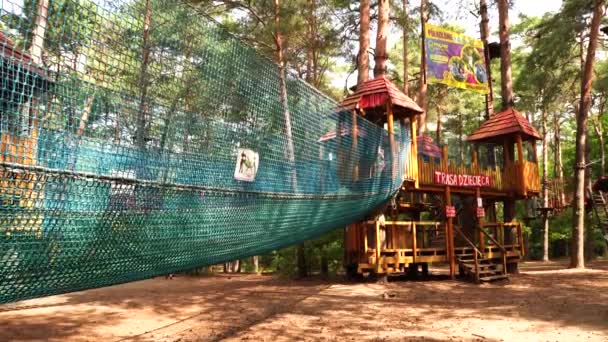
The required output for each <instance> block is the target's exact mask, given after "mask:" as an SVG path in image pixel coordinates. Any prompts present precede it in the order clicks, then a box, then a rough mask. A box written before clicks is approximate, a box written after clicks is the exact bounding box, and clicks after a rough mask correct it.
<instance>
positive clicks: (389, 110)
mask: <svg viewBox="0 0 608 342" xmlns="http://www.w3.org/2000/svg"><path fill="white" fill-rule="evenodd" d="M386 114H387V126H388V143H389V145H390V146H389V148H390V150H391V181H393V182H394V181H395V176H396V175H397V166H396V163H395V162H396V159H397V158H396V153H395V124H394V120H393V105H392V104H391V103H390V102H388V103H387V105H386Z"/></svg>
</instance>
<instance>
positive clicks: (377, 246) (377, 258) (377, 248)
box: [376, 220, 381, 273]
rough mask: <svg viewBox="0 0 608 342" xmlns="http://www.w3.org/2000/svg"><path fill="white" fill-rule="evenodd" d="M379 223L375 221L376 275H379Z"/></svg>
mask: <svg viewBox="0 0 608 342" xmlns="http://www.w3.org/2000/svg"><path fill="white" fill-rule="evenodd" d="M380 245H381V242H380V221H377V220H376V273H380Z"/></svg>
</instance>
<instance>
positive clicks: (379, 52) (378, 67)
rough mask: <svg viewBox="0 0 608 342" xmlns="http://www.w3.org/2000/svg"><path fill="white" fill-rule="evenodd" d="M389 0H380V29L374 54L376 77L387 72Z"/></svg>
mask: <svg viewBox="0 0 608 342" xmlns="http://www.w3.org/2000/svg"><path fill="white" fill-rule="evenodd" d="M389 14H390V3H389V0H378V30H377V35H376V53H375V54H374V62H375V64H374V77H380V76H383V75H384V74H385V73H386V60H387V55H386V40H387V38H388V33H389V25H388V24H389Z"/></svg>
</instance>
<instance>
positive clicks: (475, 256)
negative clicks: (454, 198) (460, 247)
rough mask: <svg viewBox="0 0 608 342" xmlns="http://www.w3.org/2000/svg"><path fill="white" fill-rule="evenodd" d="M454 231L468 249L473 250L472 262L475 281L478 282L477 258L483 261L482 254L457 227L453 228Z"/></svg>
mask: <svg viewBox="0 0 608 342" xmlns="http://www.w3.org/2000/svg"><path fill="white" fill-rule="evenodd" d="M454 231H455V232H456V233H458V235H460V237H461V238H462V239H463V240H464V241H465V242H466V243H467V244H468V245H469V247H470V248H473V262H474V265H475V269H474V271H475V281H477V282H479V257H481V258H482V259H483V252H482V251H480V250H479V249H478V248H477V246H475V243H473V241H471V240H469V238H468V237H467V236H466V234H465V233H464V232H463V231H462V230H461V229H460V228H459V227H458V226H454Z"/></svg>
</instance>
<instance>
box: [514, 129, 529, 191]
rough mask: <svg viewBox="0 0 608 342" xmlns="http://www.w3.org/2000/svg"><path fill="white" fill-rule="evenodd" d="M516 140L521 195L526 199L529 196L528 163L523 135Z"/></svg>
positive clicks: (519, 135)
mask: <svg viewBox="0 0 608 342" xmlns="http://www.w3.org/2000/svg"><path fill="white" fill-rule="evenodd" d="M516 139H517V159H518V160H519V186H520V194H521V195H522V196H524V197H525V196H526V195H527V191H526V190H527V189H526V188H527V184H526V183H527V182H526V177H525V173H526V172H525V168H526V161H525V160H524V148H523V142H522V140H521V134H518V135H517V137H516Z"/></svg>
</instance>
